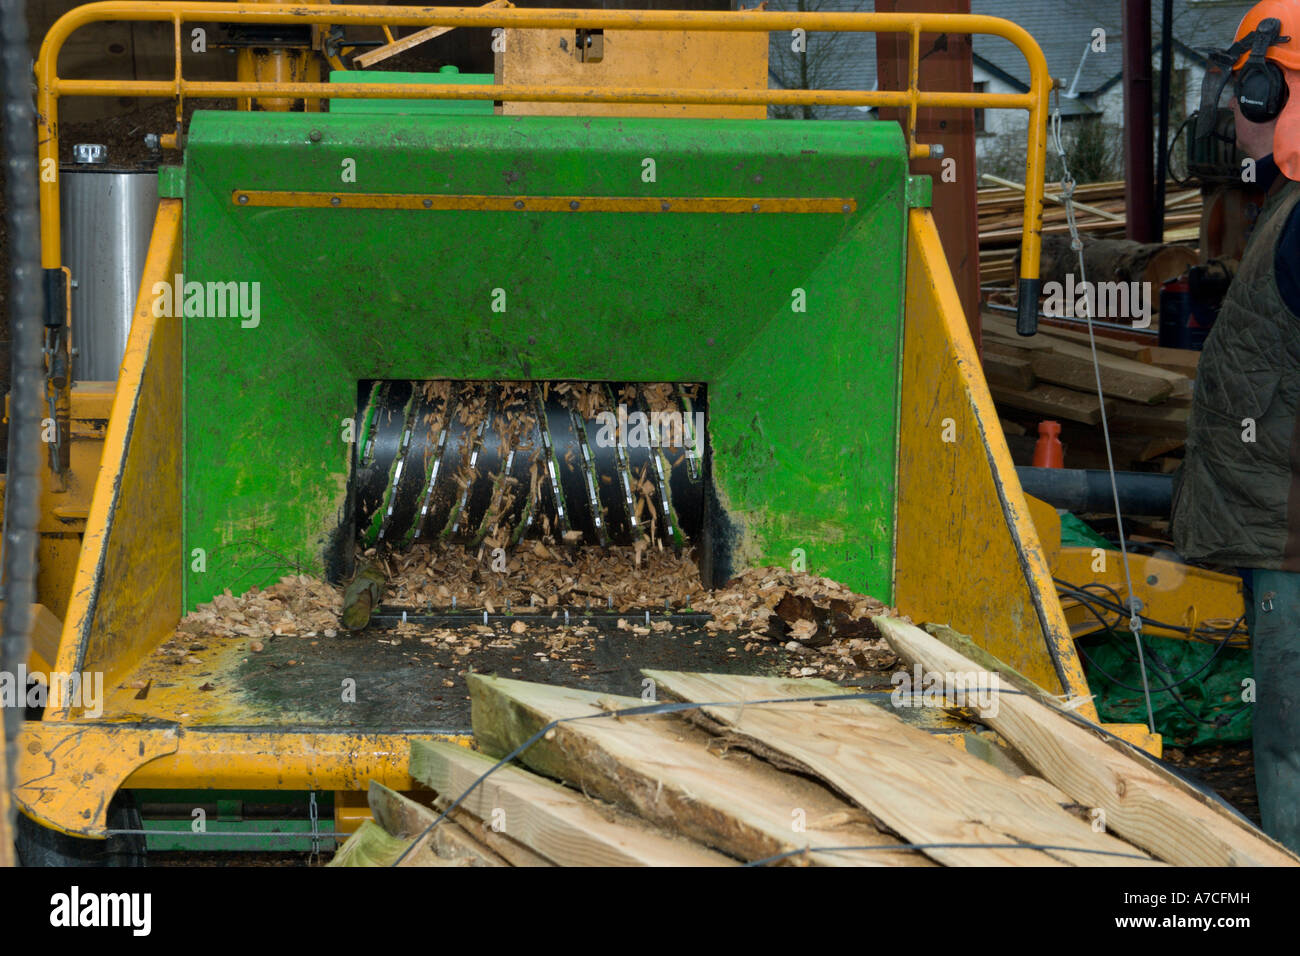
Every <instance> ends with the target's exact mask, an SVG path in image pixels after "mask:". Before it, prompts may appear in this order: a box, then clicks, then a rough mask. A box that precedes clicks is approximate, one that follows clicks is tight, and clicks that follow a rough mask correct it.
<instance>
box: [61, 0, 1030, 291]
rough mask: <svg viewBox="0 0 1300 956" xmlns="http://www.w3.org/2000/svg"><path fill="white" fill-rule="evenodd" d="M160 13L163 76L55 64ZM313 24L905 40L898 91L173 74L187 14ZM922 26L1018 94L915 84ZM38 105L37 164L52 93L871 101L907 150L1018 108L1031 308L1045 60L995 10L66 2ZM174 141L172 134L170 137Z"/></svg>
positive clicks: (923, 153) (927, 151) (1025, 279)
mask: <svg viewBox="0 0 1300 956" xmlns="http://www.w3.org/2000/svg"><path fill="white" fill-rule="evenodd" d="M108 21H163V22H171V23H172V24H173V27H174V34H175V54H176V62H175V67H174V70H173V75H172V78H171V79H170V80H73V79H64V78H61V77H60V76H59V75H58V56H59V51H60V50H61V49H62V48H63V44H64V42H65V41H66V40H67V38H68V37H69V36H70V35H71V34H72V33H74V32H75V31H76V30H78V29H80V28H81V27H83V26H86V25H87V24H90V23H103V22H108ZM199 22H202V23H257V24H300V25H307V24H322V25H355V26H387V27H395V26H404V27H489V28H491V27H509V28H514V29H549V30H555V29H608V30H677V31H684V30H698V31H718V32H736V33H771V32H773V31H778V30H779V31H783V32H784V31H791V30H796V29H802V30H804V31H806V32H809V33H818V32H830V33H857V32H864V33H905V34H907V35H908V37H909V39H910V56H909V71H908V85H907V89H905V90H771V89H769V90H729V89H708V90H704V89H675V88H661V89H646V88H641V87H605V88H600V89H591V88H588V87H566V86H510V85H499V86H498V85H478V84H476V85H468V84H466V85H461V84H447V85H424V84H411V83H356V84H333V85H331V84H329V83H324V82H318V83H295V82H254V81H239V82H233V83H232V82H224V81H209V80H187V79H185V78H184V77H183V76H182V75H181V51H182V49H183V47H182V36H183V30H182V27H183V25H184V24H186V23H199ZM922 33H947V34H954V33H958V34H985V35H988V36H998V37H1002V38H1003V39H1006V40H1008V41H1010V42H1011V43H1012V44H1013V45H1015V47H1016V48H1017V49H1019V50H1020V52H1021V53H1022V54H1023V55H1024V57H1025V60H1026V62H1027V63H1028V65H1029V75H1030V84H1029V87H1030V88H1029V91H1028V92H1027V93H975V92H971V93H956V92H932V91H925V90H921V89H919V87H918V83H919V77H920V46H921V34H922ZM36 79H37V113H38V123H39V150H40V158H41V168H42V169H43V170H44V169H48V168H50V163H49V162H47V161H49V160H52V161H53V163H54V164H55V166H57V163H58V155H59V154H58V101H59V98H60V97H63V96H153V97H165V98H175V100H176V112H177V121H178V128H179V122H180V118H181V103H182V101H183V100H184V98H185V97H187V96H190V97H215V98H231V97H248V96H268V95H275V96H282V97H283V96H290V97H293V98H301V99H304V100H322V99H343V98H348V99H449V100H450V99H455V100H501V101H516V102H528V101H534V102H535V101H550V102H568V103H573V102H600V103H682V104H707V105H728V106H782V105H788V106H803V105H825V106H870V107H881V106H883V107H896V108H906V109H907V117H908V119H907V126H906V131H907V143H908V153H909V155H910V156H911V158H913V159H923V158H928V157H931V156H935V155H937V153H938V151H937V150H936V149H935V147H932V146H928V145H925V144H921V143H918V142H917V141H916V116H917V111H918V110H919V109H920V108H921V107H956V108H973V109H1023V110H1027V111H1028V112H1029V142H1028V156H1027V160H1026V166H1025V215H1024V238H1023V240H1022V243H1021V256H1020V270H1021V300H1022V301H1021V312H1022V314H1023V313H1024V312H1025V308H1024V307H1025V305H1026V302H1025V301H1024V300H1025V299H1026V297H1027V296H1026V292H1027V291H1030V290H1032V295H1033V301H1032V304H1031V306H1030V311H1031V312H1032V313H1034V314H1035V315H1036V311H1037V303H1038V296H1037V285H1038V268H1039V251H1040V245H1041V229H1042V221H1043V167H1044V161H1045V153H1046V146H1047V115H1048V96H1049V94H1050V92H1051V89H1052V85H1053V81H1052V78H1051V76H1050V75H1049V74H1048V72H1047V60H1046V59H1045V58H1044V56H1043V52H1042V50H1041V49H1040V48H1039V46H1038V44H1037V42H1035V40H1034V38H1033V37H1032V36H1030V35H1029V33H1028V32H1026V31H1025V30H1024V29H1023V28H1022V27H1020V26H1018V25H1016V24H1014V23H1011V22H1010V21H1007V20H1001V19H999V18H997V17H988V16H973V15H957V14H952V15H949V14H938V13H801V12H776V11H753V10H748V11H737V12H706V11H685V10H680V11H679V10H663V11H660V10H525V9H519V8H517V7H512V8H497V9H484V8H481V7H381V6H374V7H370V6H352V5H345V4H339V5H332V4H274V3H218V2H206V3H205V2H170V0H106V2H101V3H89V4H86V5H85V6H80V7H74V8H73V9H72V10H70V11H68V12H67V13H65V14H64V15H63V16H62V17H60V18H59V19H58V20H57V21H55V23H54V25H53V26H52V27H51V28H50V30H49V32H48V33H47V34H46V36H45V41H44V43H43V44H42V46H41V51H40V55H39V57H38V59H37V61H36ZM178 145H179V144H178ZM45 179H46V178H45V177H42V182H41V184H40V198H41V257H42V261H43V264H44V265H45V267H46V268H51V269H53V268H58V267H59V266H60V265H61V262H60V254H61V251H60V236H59V184H58V179H57V177H49V181H45Z"/></svg>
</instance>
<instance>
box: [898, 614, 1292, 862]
mask: <svg viewBox="0 0 1300 956" xmlns="http://www.w3.org/2000/svg"><path fill="white" fill-rule="evenodd" d="M873 620H874V621H875V623H876V625H877V626H878V627H879V628H880V630H881V633H882V634H884V635H885V638H886V640H888V641H889V644H890V646H891V647H893V649H894V650H895V651H896V652H897V653H898V654H899V655H900V656H901V657H902V658H904V659H905V660H907V661H909V662H910V663H912V664H914V665H918V666H920V667H921V668H922V669H923V670H925V671H927V672H928V671H937V672H940V673H944V672H949V673H951V672H962V671H965V670H969V669H971V668H973V667H974V666H975V665H974V664H973V663H972V662H971V661H969V660H968V659H967V658H965V657H964V656H963V655H961V654H958V653H957V652H956V651H954V650H952V649H951V648H949V647H947V646H945V645H944V644H943V643H942V642H940V641H938V640H936V639H935V638H933V637H931V636H930V635H929V634H926V633H925V632H924V631H922V630H921V629H920V628H918V627H915V626H914V625H912V624H908V623H907V622H905V621H901V620H898V619H897V618H889V617H884V616H881V617H876V618H873ZM993 679H994V680H998V678H996V677H994V678H993ZM985 722H986V723H987V724H988V725H989V726H990V727H992V728H993V729H994V730H996V731H997V732H998V733H999V734H1001V735H1002V736H1003V737H1004V738H1005V739H1006V740H1007V741H1008V742H1009V743H1010V744H1011V745H1012V746H1013V747H1015V748H1016V749H1017V750H1018V751H1019V752H1020V753H1021V755H1022V756H1024V757H1025V758H1026V759H1027V760H1028V761H1029V762H1030V763H1031V764H1032V765H1033V766H1034V767H1035V769H1037V770H1038V772H1039V773H1040V774H1042V775H1043V777H1045V778H1046V779H1047V780H1049V781H1050V782H1051V783H1053V784H1055V785H1056V786H1057V787H1059V788H1060V789H1061V790H1063V791H1064V792H1065V793H1067V794H1069V795H1070V797H1071V798H1072V799H1074V800H1075V801H1076V802H1078V803H1080V804H1082V805H1084V806H1086V807H1098V808H1101V809H1102V810H1104V811H1105V814H1106V817H1105V821H1106V827H1107V829H1109V830H1111V831H1112V832H1115V833H1118V834H1119V835H1120V836H1122V837H1124V839H1126V840H1128V841H1129V842H1130V843H1133V844H1135V845H1137V846H1140V847H1143V848H1144V849H1146V850H1148V851H1149V852H1151V853H1152V854H1154V855H1155V856H1157V857H1159V858H1161V859H1163V860H1165V861H1167V862H1169V863H1173V864H1176V865H1179V866H1239V865H1253V866H1294V865H1297V864H1300V858H1297V857H1296V856H1294V855H1293V854H1291V853H1290V852H1289V851H1287V850H1286V848H1285V847H1283V846H1282V845H1281V844H1279V843H1277V842H1276V841H1274V840H1272V839H1270V838H1269V837H1267V836H1266V835H1264V834H1263V833H1261V832H1260V831H1258V830H1256V829H1255V828H1254V827H1252V826H1250V824H1249V823H1246V822H1245V821H1244V820H1243V819H1241V818H1239V817H1237V816H1236V815H1234V814H1233V813H1231V811H1229V810H1227V809H1226V808H1224V807H1222V806H1220V805H1219V804H1217V803H1216V802H1214V801H1213V800H1211V799H1210V798H1209V797H1207V796H1206V795H1205V794H1201V793H1198V792H1197V791H1195V790H1194V789H1193V788H1192V787H1191V786H1190V785H1189V784H1187V783H1186V782H1185V781H1182V780H1180V779H1179V778H1178V777H1176V776H1174V775H1173V774H1171V773H1169V772H1168V771H1166V770H1164V769H1163V768H1161V767H1160V766H1159V765H1158V764H1156V763H1155V762H1154V761H1152V760H1150V759H1149V758H1146V757H1144V756H1142V755H1141V753H1140V752H1139V751H1132V750H1127V749H1125V750H1120V748H1121V747H1123V745H1122V744H1120V743H1118V742H1116V741H1110V740H1106V739H1102V738H1101V737H1100V736H1099V734H1098V733H1097V732H1096V731H1093V730H1090V729H1088V728H1086V727H1083V726H1081V725H1079V724H1077V723H1075V722H1073V721H1072V720H1070V719H1069V718H1067V717H1066V716H1064V715H1063V714H1062V713H1060V712H1059V711H1058V710H1057V709H1056V708H1054V707H1049V706H1047V705H1045V704H1043V703H1040V702H1039V701H1037V700H1034V699H1033V698H1031V697H1029V696H1026V695H1023V694H1015V693H1004V694H1002V695H1000V697H999V705H998V708H997V713H996V714H994V715H991V716H989V717H987V718H986V720H985Z"/></svg>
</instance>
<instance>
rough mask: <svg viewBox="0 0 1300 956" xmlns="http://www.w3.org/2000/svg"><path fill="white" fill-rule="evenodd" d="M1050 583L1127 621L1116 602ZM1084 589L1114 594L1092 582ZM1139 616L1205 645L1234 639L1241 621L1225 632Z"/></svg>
mask: <svg viewBox="0 0 1300 956" xmlns="http://www.w3.org/2000/svg"><path fill="white" fill-rule="evenodd" d="M1052 581H1053V582H1054V583H1055V584H1056V589H1057V593H1065V594H1066V595H1067V596H1069V597H1073V598H1075V599H1076V600H1078V601H1080V602H1081V603H1082V602H1083V601H1095V602H1096V603H1097V604H1099V605H1101V606H1102V607H1103V608H1105V609H1106V610H1108V611H1111V612H1113V613H1115V614H1118V615H1119V616H1120V620H1121V621H1124V620H1127V619H1128V615H1129V609H1128V608H1126V607H1124V606H1123V605H1121V604H1119V603H1117V602H1111V601H1107V600H1106V599H1105V598H1101V597H1098V596H1097V595H1095V594H1092V593H1090V592H1088V591H1085V590H1084V589H1083V588H1082V587H1079V586H1078V585H1074V584H1071V583H1070V582H1068V581H1062V580H1061V579H1060V578H1052ZM1085 587H1103V588H1106V589H1107V590H1108V591H1110V592H1111V593H1115V590H1114V588H1111V587H1110V586H1109V585H1105V584H1102V583H1101V582H1099V581H1098V582H1093V583H1092V584H1089V585H1085ZM1116 597H1118V594H1116ZM1139 616H1140V617H1141V619H1142V621H1143V622H1144V623H1147V624H1152V625H1154V626H1156V627H1159V628H1161V629H1162V630H1168V631H1179V632H1181V633H1183V634H1186V635H1188V636H1189V637H1191V638H1193V639H1194V640H1198V641H1201V642H1203V643H1206V644H1217V643H1218V642H1219V641H1220V640H1224V639H1227V640H1231V639H1232V638H1233V637H1234V635H1236V634H1237V631H1238V628H1239V625H1240V623H1241V622H1242V620H1243V618H1238V619H1237V620H1236V621H1235V622H1234V623H1233V625H1232V627H1231V628H1229V629H1228V630H1226V631H1225V630H1224V629H1223V628H1212V627H1205V626H1204V625H1203V626H1201V627H1199V628H1189V627H1187V626H1186V625H1183V624H1169V623H1167V622H1165V621H1161V620H1158V619H1156V618H1154V617H1149V616H1147V615H1139ZM1234 646H1237V647H1244V646H1245V645H1244V644H1238V645H1234Z"/></svg>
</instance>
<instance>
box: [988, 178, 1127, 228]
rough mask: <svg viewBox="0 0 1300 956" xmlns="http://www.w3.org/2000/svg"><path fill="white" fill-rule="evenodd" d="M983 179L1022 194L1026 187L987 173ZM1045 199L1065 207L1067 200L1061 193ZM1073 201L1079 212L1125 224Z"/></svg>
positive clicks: (1107, 213)
mask: <svg viewBox="0 0 1300 956" xmlns="http://www.w3.org/2000/svg"><path fill="white" fill-rule="evenodd" d="M981 178H982V179H987V180H988V181H989V182H991V183H997V184H998V185H999V186H1006V187H1008V188H1010V189H1015V190H1018V191H1020V192H1022V193H1023V192H1024V191H1025V187H1024V186H1023V185H1021V184H1020V183H1013V182H1011V180H1009V179H1003V178H1002V177H1000V176H994V175H993V174H992V173H985V174H984V175H983V176H982V177H981ZM1043 199H1044V200H1046V201H1047V202H1055V203H1060V204H1061V205H1065V198H1064V197H1063V196H1061V195H1060V194H1059V193H1044V194H1043ZM1071 199H1072V201H1073V202H1074V208H1075V209H1077V210H1079V211H1080V212H1086V213H1091V214H1092V215H1094V216H1100V217H1101V218H1103V219H1109V220H1111V222H1120V223H1122V222H1124V217H1123V216H1121V215H1118V214H1116V213H1113V212H1108V211H1107V210H1105V209H1099V208H1097V207H1096V206H1089V205H1088V204H1087V203H1082V202H1079V200H1077V199H1074V197H1073V196H1071Z"/></svg>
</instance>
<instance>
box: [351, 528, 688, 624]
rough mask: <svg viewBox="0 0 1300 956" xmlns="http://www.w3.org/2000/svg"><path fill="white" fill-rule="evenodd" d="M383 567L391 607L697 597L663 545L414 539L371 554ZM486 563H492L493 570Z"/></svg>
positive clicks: (659, 604)
mask: <svg viewBox="0 0 1300 956" xmlns="http://www.w3.org/2000/svg"><path fill="white" fill-rule="evenodd" d="M366 557H367V558H368V559H369V560H371V561H380V562H382V563H383V565H384V566H385V568H386V570H387V573H388V589H387V591H386V592H385V594H384V603H385V604H387V605H390V606H395V607H405V608H418V609H421V610H424V609H437V610H447V609H449V608H451V607H452V606H453V600H454V602H455V607H456V608H457V609H460V610H486V611H487V612H488V613H489V614H496V613H499V612H503V611H505V609H506V608H507V606H508V607H509V608H510V610H511V611H513V612H521V611H523V612H526V611H527V609H529V608H539V609H540V608H555V607H587V606H591V607H592V608H600V609H605V610H608V609H611V608H612V609H613V610H617V611H620V612H625V611H631V610H635V609H640V608H656V609H662V608H664V607H665V606H667V607H670V608H672V609H673V610H681V609H682V608H687V607H692V606H694V605H695V604H697V603H698V602H699V600H700V599H701V598H702V597H703V596H704V594H705V590H704V586H703V585H702V584H701V583H700V573H699V570H698V569H697V568H696V567H695V564H694V562H693V561H691V560H690V558H689V557H686V556H685V555H680V556H679V555H677V554H674V553H673V552H672V551H670V550H666V549H662V550H661V549H658V548H649V549H636V548H632V547H614V548H609V549H607V550H602V549H599V548H562V547H556V546H549V547H548V546H547V545H545V544H543V543H542V542H540V541H532V542H529V543H528V544H526V545H525V546H523V547H520V548H519V549H517V550H515V551H513V552H511V553H509V554H504V553H502V554H499V555H497V556H494V555H493V553H492V551H491V550H489V549H487V548H483V549H480V551H466V550H465V548H463V547H461V546H459V545H454V544H436V545H417V546H415V547H414V548H412V549H411V550H409V551H406V552H402V553H400V554H398V553H392V554H388V555H376V554H374V553H373V549H371V551H368V552H367V553H366ZM494 568H500V570H495V569H494Z"/></svg>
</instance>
